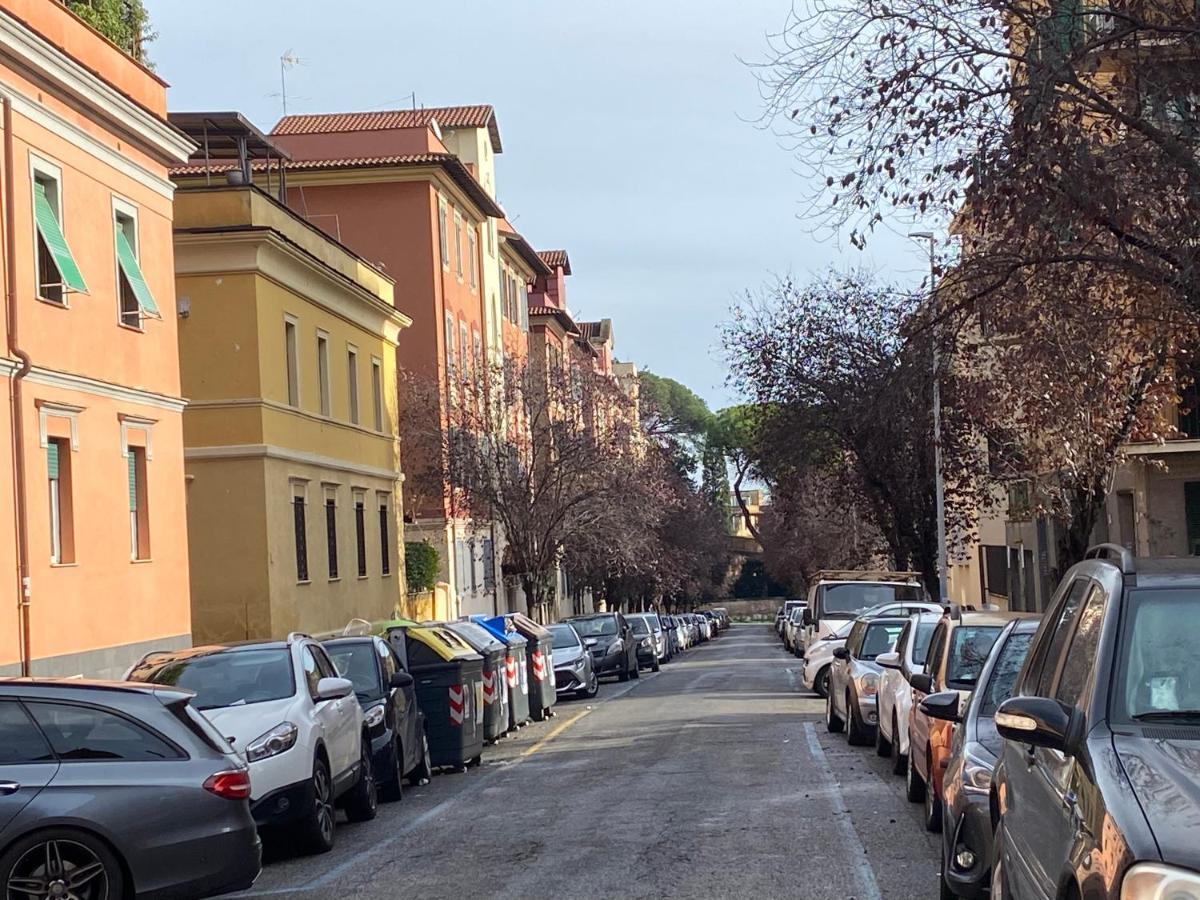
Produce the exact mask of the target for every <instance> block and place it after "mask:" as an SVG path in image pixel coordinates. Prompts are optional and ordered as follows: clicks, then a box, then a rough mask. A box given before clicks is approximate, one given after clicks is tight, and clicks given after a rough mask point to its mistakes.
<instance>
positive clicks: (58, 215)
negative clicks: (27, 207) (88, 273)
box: [33, 163, 87, 305]
mask: <svg viewBox="0 0 1200 900" xmlns="http://www.w3.org/2000/svg"><path fill="white" fill-rule="evenodd" d="M61 184H62V181H61V176H60V173H59V171H58V169H56V168H54V167H52V166H49V165H47V164H42V163H38V164H36V167H35V169H34V172H33V219H34V223H35V228H36V230H37V258H36V263H37V269H36V272H37V295H38V296H39V297H40V298H42V299H43V300H47V301H49V302H50V303H58V304H61V305H66V302H67V292H68V291H77V292H78V293H81V294H86V293H87V284H85V283H84V280H83V274H82V273H81V272H80V271H79V266H78V265H77V264H76V262H75V257H74V256H72V254H71V249H70V247H68V246H67V238H66V235H65V234H64V230H63V226H62V222H63V217H62V194H61Z"/></svg>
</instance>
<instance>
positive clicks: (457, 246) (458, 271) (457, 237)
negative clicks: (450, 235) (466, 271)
mask: <svg viewBox="0 0 1200 900" xmlns="http://www.w3.org/2000/svg"><path fill="white" fill-rule="evenodd" d="M462 232H463V220H462V216H460V215H459V214H458V213H457V212H456V213H455V214H454V274H455V275H457V276H458V280H459V281H462V277H463V247H462Z"/></svg>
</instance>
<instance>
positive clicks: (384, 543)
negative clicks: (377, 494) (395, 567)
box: [379, 501, 392, 575]
mask: <svg viewBox="0 0 1200 900" xmlns="http://www.w3.org/2000/svg"><path fill="white" fill-rule="evenodd" d="M390 530H391V529H390V528H389V527H388V505H387V501H381V502H380V504H379V570H380V572H382V573H383V574H384V575H390V574H391V571H392V547H391V537H390V535H389V534H388V532H389V531H390Z"/></svg>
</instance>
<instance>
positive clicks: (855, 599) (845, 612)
mask: <svg viewBox="0 0 1200 900" xmlns="http://www.w3.org/2000/svg"><path fill="white" fill-rule="evenodd" d="M904 602H912V603H914V604H920V603H926V602H928V600H927V598H926V595H925V589H924V588H923V587H922V586H921V576H920V575H918V574H917V573H916V572H886V571H867V570H864V571H844V572H843V571H821V572H818V573H817V574H816V577H815V578H814V579H813V583H812V585H811V586H810V587H809V589H808V606H807V607H806V608H805V610H804V628H803V631H802V638H801V644H802V645H803V647H804V650H805V652H807V651H808V648H809V646H810V645H811V644H814V643H816V642H817V641H819V640H820V639H821V638H823V637H827V636H828V635H831V634H833V632H834V629H836V628H837V627H838V626H839V625H841V624H842V623H843V622H846V621H848V620H850V619H853V618H855V617H856V616H860V615H862V614H863V613H864V612H866V611H867V610H868V609H873V608H874V607H877V606H882V605H884V604H891V603H904ZM921 611H922V610H920V609H913V610H912V611H911V612H904V611H902V610H898V611H896V612H895V613H889V615H905V616H907V615H912V613H915V612H921Z"/></svg>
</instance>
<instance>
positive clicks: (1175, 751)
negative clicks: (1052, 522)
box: [991, 545, 1200, 900]
mask: <svg viewBox="0 0 1200 900" xmlns="http://www.w3.org/2000/svg"><path fill="white" fill-rule="evenodd" d="M1088 556H1089V558H1088V559H1085V561H1084V562H1082V563H1080V564H1078V565H1076V566H1074V567H1072V568H1071V569H1070V570H1069V571H1068V572H1067V574H1066V576H1065V577H1064V579H1063V582H1062V584H1061V585H1060V586H1059V589H1058V591H1057V592H1056V593H1055V595H1054V597H1053V598H1052V600H1051V601H1050V604H1049V606H1048V611H1047V613H1046V616H1045V618H1044V620H1043V621H1042V625H1041V627H1040V628H1039V629H1038V632H1037V636H1036V637H1035V638H1034V642H1033V646H1032V648H1031V649H1030V651H1029V656H1028V658H1027V659H1026V660H1025V665H1024V667H1023V668H1022V670H1021V674H1020V675H1019V676H1018V679H1017V684H1016V687H1015V689H1014V691H1013V697H1012V698H1011V699H1009V700H1006V701H1005V702H1004V703H1002V704H1001V705H1000V708H999V709H998V710H997V711H996V716H995V721H996V728H997V730H998V731H999V733H1000V735H1001V737H1003V738H1004V744H1003V748H1002V750H1001V753H1000V761H999V762H998V763H997V765H996V771H995V774H994V775H993V777H992V791H991V797H992V802H993V804H994V809H995V811H996V815H997V816H998V824H997V829H996V835H995V838H994V840H995V851H994V855H993V860H994V862H993V868H992V878H991V881H992V890H991V893H992V897H994V898H1014V897H1046V896H1058V895H1060V894H1059V892H1060V891H1061V892H1065V895H1066V896H1072V895H1074V896H1077V897H1085V898H1088V900H1091V898H1102V900H1108V898H1112V900H1116V898H1124V900H1133V898H1142V897H1156V898H1157V897H1161V898H1164V900H1165V898H1171V900H1175V898H1180V900H1186V898H1192V897H1200V844H1198V843H1197V841H1196V823H1197V822H1198V821H1200V783H1198V782H1200V777H1198V776H1197V772H1198V771H1200V677H1198V675H1197V667H1196V648H1197V647H1200V560H1197V559H1195V558H1181V559H1134V557H1133V556H1132V554H1130V553H1129V551H1128V550H1126V549H1125V548H1123V547H1115V546H1111V545H1104V546H1102V547H1097V548H1093V550H1091V551H1089V553H1088ZM1103 556H1110V557H1111V558H1102V557H1103Z"/></svg>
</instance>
